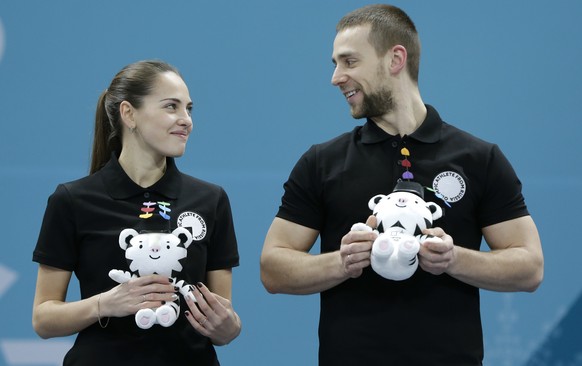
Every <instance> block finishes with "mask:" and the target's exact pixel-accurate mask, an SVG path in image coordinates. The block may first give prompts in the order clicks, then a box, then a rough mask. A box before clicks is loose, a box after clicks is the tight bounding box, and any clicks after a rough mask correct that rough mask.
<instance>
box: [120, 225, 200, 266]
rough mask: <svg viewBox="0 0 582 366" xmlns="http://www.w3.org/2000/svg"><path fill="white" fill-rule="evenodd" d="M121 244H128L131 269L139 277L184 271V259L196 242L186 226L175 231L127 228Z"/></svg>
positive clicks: (127, 253) (121, 237)
mask: <svg viewBox="0 0 582 366" xmlns="http://www.w3.org/2000/svg"><path fill="white" fill-rule="evenodd" d="M119 240H120V245H126V248H125V258H126V259H127V262H128V263H129V268H130V270H131V271H132V272H133V273H137V274H138V275H139V276H145V275H150V274H154V273H155V274H163V275H166V276H168V277H170V276H172V272H173V271H174V272H180V271H181V270H182V264H181V263H180V260H181V259H183V258H186V256H187V255H188V252H187V250H186V248H187V247H188V246H189V245H190V243H191V242H192V235H191V234H190V232H189V231H188V230H186V229H184V228H177V229H176V230H174V231H173V232H172V233H139V234H138V233H137V231H135V230H133V229H126V230H124V231H123V232H122V234H121V235H120V238H119Z"/></svg>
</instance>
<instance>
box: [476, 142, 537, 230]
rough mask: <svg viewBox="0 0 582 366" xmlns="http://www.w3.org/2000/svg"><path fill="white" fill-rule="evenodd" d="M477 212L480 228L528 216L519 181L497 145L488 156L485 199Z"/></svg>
mask: <svg viewBox="0 0 582 366" xmlns="http://www.w3.org/2000/svg"><path fill="white" fill-rule="evenodd" d="M479 212H480V214H479V222H480V223H481V227H486V226H489V225H493V224H497V223H500V222H503V221H507V220H512V219H515V218H518V217H522V216H527V215H529V212H528V209H527V206H526V204H525V199H524V197H523V194H522V184H521V181H520V180H519V178H518V176H517V174H516V172H515V170H514V169H513V167H512V166H511V163H510V162H509V161H508V160H507V158H506V157H505V155H504V154H503V153H502V151H501V149H500V148H499V147H498V146H497V145H493V148H492V149H491V152H490V155H489V164H488V167H487V184H486V187H485V197H484V199H483V200H482V203H481V208H480V210H479Z"/></svg>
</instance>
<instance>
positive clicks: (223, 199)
mask: <svg viewBox="0 0 582 366" xmlns="http://www.w3.org/2000/svg"><path fill="white" fill-rule="evenodd" d="M238 265H239V254H238V246H237V240H236V235H235V230H234V222H233V218H232V210H231V207H230V200H229V199H228V195H227V194H226V192H225V191H224V189H222V188H221V189H220V195H219V198H218V201H217V206H216V225H215V230H214V233H212V240H211V242H210V245H209V246H208V260H207V264H206V269H207V270H208V271H213V270H218V269H225V268H232V267H236V266H238Z"/></svg>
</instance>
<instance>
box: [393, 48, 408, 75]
mask: <svg viewBox="0 0 582 366" xmlns="http://www.w3.org/2000/svg"><path fill="white" fill-rule="evenodd" d="M389 53H390V56H391V58H390V73H392V75H397V74H399V73H400V72H401V71H402V70H403V69H404V68H405V67H406V60H407V59H408V51H406V48H404V46H401V45H399V44H397V45H396V46H394V47H392V49H391V50H390V51H389Z"/></svg>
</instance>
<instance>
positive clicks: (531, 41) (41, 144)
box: [0, 0, 582, 366]
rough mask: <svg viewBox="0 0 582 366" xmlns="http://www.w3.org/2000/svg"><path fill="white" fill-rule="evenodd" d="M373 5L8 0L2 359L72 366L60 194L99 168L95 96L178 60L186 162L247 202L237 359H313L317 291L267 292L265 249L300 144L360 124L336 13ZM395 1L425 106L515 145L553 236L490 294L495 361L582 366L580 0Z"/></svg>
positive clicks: (543, 225)
mask: <svg viewBox="0 0 582 366" xmlns="http://www.w3.org/2000/svg"><path fill="white" fill-rule="evenodd" d="M367 3H370V2H368V1H356V0H352V1H332V0H294V1H286V2H278V1H266V0H264V1H261V0H247V1H235V0H231V1H226V0H223V1H220V0H216V1H198V0H192V1H185V0H176V1H172V2H161V1H152V0H143V1H139V2H137V1H129V0H120V1H112V0H104V1H73V0H53V1H40V0H38V1H34V0H28V1H27V0H20V1H19V0H2V1H1V2H0V121H1V126H2V129H1V132H0V187H1V190H0V192H1V193H0V194H1V196H0V198H1V201H0V202H1V205H2V210H1V211H0V228H1V229H2V232H3V234H4V236H3V240H2V241H1V244H0V366H13V365H60V362H61V358H62V354H63V352H65V351H66V349H68V347H69V346H70V344H71V342H72V340H73V339H72V338H70V337H69V338H61V339H52V340H41V339H40V338H38V337H37V336H36V334H35V333H34V331H33V330H32V327H31V309H32V299H33V295H34V286H35V280H36V269H37V265H36V264H35V263H33V262H32V261H31V255H32V250H33V247H34V245H35V243H36V238H37V235H38V230H39V227H40V223H41V219H42V214H43V212H44V209H45V205H46V200H47V198H48V196H49V194H51V193H52V192H53V191H54V189H55V187H56V185H57V184H58V183H60V182H64V181H68V180H72V179H76V178H79V177H81V176H83V175H85V174H87V171H88V165H89V153H90V147H91V137H92V129H93V116H94V108H95V104H96V101H97V97H98V95H99V94H100V92H101V91H102V90H103V89H105V88H106V87H107V85H108V83H109V81H110V80H111V78H112V77H113V75H114V74H115V73H116V72H117V71H118V70H119V69H120V68H121V67H123V66H124V65H126V64H128V63H131V62H134V61H136V60H140V59H146V58H160V59H164V60H166V61H168V62H170V63H172V64H174V65H176V66H177V67H178V68H179V69H180V70H181V71H182V73H183V74H184V76H185V79H186V81H187V83H188V85H189V88H190V93H191V96H192V98H193V100H194V112H193V118H194V123H195V127H194V132H193V135H192V136H191V139H190V143H189V145H188V148H187V152H186V154H185V156H184V157H182V158H180V159H179V160H178V161H177V164H178V166H179V167H180V169H181V170H183V171H184V172H186V173H189V174H191V175H194V176H197V177H200V178H203V179H206V180H209V181H212V182H215V183H217V184H220V185H222V186H223V187H224V188H225V189H226V191H227V192H228V194H229V196H230V198H231V203H232V208H233V213H234V218H235V225H236V229H237V236H238V239H239V245H240V254H241V266H240V267H238V268H237V269H235V271H234V299H233V300H234V305H235V307H236V310H237V311H238V313H239V314H240V316H241V318H242V320H243V323H244V326H243V332H242V334H241V336H240V337H239V338H238V339H236V340H235V341H234V342H233V343H231V344H230V345H228V346H226V347H219V348H218V352H219V355H220V359H221V362H222V364H223V365H315V364H316V360H317V321H318V311H319V307H318V296H316V295H313V296H288V295H270V294H268V293H267V292H266V291H265V290H264V288H263V287H262V285H261V283H260V279H259V255H260V252H261V248H262V244H263V239H264V236H265V234H266V231H267V229H268V227H269V225H270V223H271V220H272V218H273V217H274V215H275V213H276V211H277V208H278V205H279V202H280V197H281V194H282V192H283V190H282V184H283V182H284V181H285V180H286V178H287V176H288V174H289V172H290V170H291V168H292V167H293V165H294V164H295V162H296V160H297V159H298V158H299V156H300V155H301V154H302V153H303V152H304V151H305V150H306V149H307V148H308V147H309V146H310V145H311V144H314V143H318V142H322V141H324V140H327V139H329V138H331V137H334V136H336V135H338V134H340V133H342V132H344V131H348V130H351V129H352V128H353V126H355V125H356V124H360V123H362V121H355V120H353V119H352V118H351V117H350V115H349V110H348V107H347V105H346V102H345V100H344V98H343V97H342V96H341V95H340V93H339V91H338V90H337V89H336V88H334V87H332V86H331V84H330V79H331V74H332V71H333V65H332V63H331V51H332V42H333V38H334V36H335V24H336V22H337V21H338V20H339V19H340V18H341V16H343V15H344V14H345V13H347V12H348V11H350V10H352V9H354V8H356V7H359V6H361V5H364V4H367ZM393 3H394V4H395V5H398V6H400V7H402V8H403V9H404V10H405V11H406V12H408V14H409V15H410V16H411V17H412V19H413V20H414V22H415V23H416V25H417V28H418V31H419V33H420V37H421V41H422V44H423V53H422V60H421V73H420V89H421V93H422V95H423V98H424V100H425V102H426V103H429V104H432V105H434V106H435V107H436V108H437V109H438V110H439V112H440V114H441V116H442V117H443V118H444V119H445V120H446V121H448V122H449V123H451V124H454V125H456V126H458V127H460V128H462V129H465V130H467V131H469V132H471V133H473V134H476V135H478V136H479V137H481V138H483V139H486V140H489V141H493V142H495V143H497V144H499V145H500V147H501V148H502V150H503V151H504V152H505V154H506V155H507V156H508V158H509V159H510V161H511V162H512V164H513V166H514V168H515V170H516V171H517V173H518V175H519V176H520V178H521V180H522V182H523V184H524V193H525V196H526V202H527V204H528V206H529V208H530V211H531V213H532V215H533V217H534V219H535V221H536V223H537V225H538V229H539V231H540V235H541V237H542V242H543V246H544V252H545V260H546V268H545V280H544V282H543V284H542V285H541V287H540V288H539V290H538V291H537V292H535V293H533V294H526V293H492V292H487V291H483V292H482V314H483V325H484V337H485V352H486V357H485V365H491V366H493V365H495V366H498V365H525V364H528V365H582V350H581V349H582V342H580V341H578V342H576V341H574V340H576V339H578V340H579V339H580V337H581V335H582V324H581V323H582V320H581V318H582V308H581V307H582V305H580V296H581V292H582V266H581V265H580V257H581V254H582V245H581V244H580V239H577V231H578V228H579V226H578V225H579V223H580V217H581V216H580V213H579V211H578V210H580V207H581V206H582V201H581V199H580V189H581V188H582V168H581V164H580V158H581V157H582V147H581V141H580V140H581V137H582V129H581V122H582V121H581V117H580V104H581V102H582V91H581V90H582V89H581V81H582V76H581V72H580V60H581V59H582V40H581V35H582V22H581V21H580V19H581V18H582V2H580V1H575V0H571V1H569V0H556V1H552V2H547V1H541V0H532V1H526V0H515V1H502V0H494V1H481V2H477V1H461V0H442V1H428V0H427V1H420V0H419V1H394V2H393ZM317 249H318V248H316V250H317ZM76 296H78V290H77V289H76V284H73V286H72V287H71V290H70V293H69V297H70V298H71V299H75V298H76ZM386 331H391V330H386ZM445 334H446V330H443V336H445ZM346 336H348V337H349V334H346Z"/></svg>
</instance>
